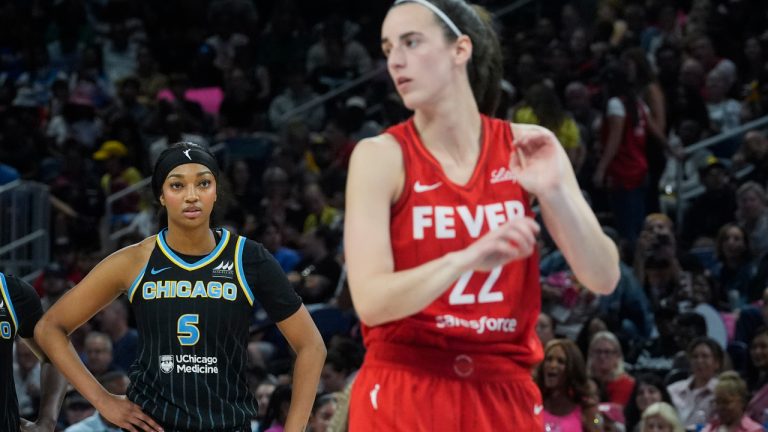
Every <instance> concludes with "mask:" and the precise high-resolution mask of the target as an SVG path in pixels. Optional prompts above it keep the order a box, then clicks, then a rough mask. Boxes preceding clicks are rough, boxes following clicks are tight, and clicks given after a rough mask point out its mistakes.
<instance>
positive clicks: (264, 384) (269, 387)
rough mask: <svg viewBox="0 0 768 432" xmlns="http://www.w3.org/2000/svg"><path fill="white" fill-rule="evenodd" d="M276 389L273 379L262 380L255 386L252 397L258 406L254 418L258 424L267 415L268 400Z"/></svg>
mask: <svg viewBox="0 0 768 432" xmlns="http://www.w3.org/2000/svg"><path fill="white" fill-rule="evenodd" d="M276 387H277V385H276V383H275V379H274V378H271V379H269V378H267V379H264V380H262V381H261V382H260V383H258V384H257V385H256V389H255V390H254V397H255V398H256V403H257V404H258V406H259V411H258V414H257V416H256V420H258V421H260V422H261V421H262V420H264V417H265V416H266V415H267V407H268V406H269V400H270V398H271V397H272V393H273V392H274V391H275V388H276ZM256 430H260V429H256Z"/></svg>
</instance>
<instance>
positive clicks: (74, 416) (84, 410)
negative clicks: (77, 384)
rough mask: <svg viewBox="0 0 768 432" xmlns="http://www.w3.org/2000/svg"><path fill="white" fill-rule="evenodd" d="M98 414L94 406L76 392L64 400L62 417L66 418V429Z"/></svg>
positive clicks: (70, 393) (69, 394)
mask: <svg viewBox="0 0 768 432" xmlns="http://www.w3.org/2000/svg"><path fill="white" fill-rule="evenodd" d="M96 413H97V411H96V409H95V408H94V407H93V405H91V403H90V402H88V400H87V399H85V398H84V397H82V396H80V394H79V393H77V392H75V391H71V392H69V393H68V394H67V397H66V398H65V399H64V405H63V407H62V414H63V415H62V417H64V421H63V423H64V427H65V428H66V427H68V426H71V425H74V424H76V423H78V422H80V421H82V420H85V419H87V418H88V417H90V416H92V415H94V414H96ZM110 432H111V431H110Z"/></svg>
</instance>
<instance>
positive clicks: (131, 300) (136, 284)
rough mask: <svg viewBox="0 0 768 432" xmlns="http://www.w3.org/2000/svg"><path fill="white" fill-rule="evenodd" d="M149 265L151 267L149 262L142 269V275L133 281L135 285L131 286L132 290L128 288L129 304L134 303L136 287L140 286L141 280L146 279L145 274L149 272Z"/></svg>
mask: <svg viewBox="0 0 768 432" xmlns="http://www.w3.org/2000/svg"><path fill="white" fill-rule="evenodd" d="M147 265H149V262H147V264H146V265H144V268H143V269H141V273H139V275H138V276H136V279H134V280H133V283H132V284H131V286H130V288H128V303H133V295H134V294H135V293H136V287H138V286H139V282H140V281H141V278H143V277H144V273H146V272H147Z"/></svg>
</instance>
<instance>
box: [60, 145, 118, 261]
mask: <svg viewBox="0 0 768 432" xmlns="http://www.w3.org/2000/svg"><path fill="white" fill-rule="evenodd" d="M49 185H50V188H51V189H50V190H51V195H52V197H53V198H54V199H53V200H52V204H53V206H52V207H53V210H54V212H53V216H52V217H53V219H54V233H55V236H56V238H67V239H69V241H70V242H71V243H72V246H73V247H78V248H97V247H99V241H100V240H99V234H98V232H97V230H94V229H93V227H94V226H96V225H97V224H98V222H99V219H100V218H101V217H102V216H103V215H104V200H105V194H104V190H103V189H102V187H101V185H100V183H99V178H98V177H97V175H96V173H95V170H94V167H93V162H92V161H91V160H90V158H87V159H86V158H85V157H83V151H82V150H81V149H79V148H78V147H77V146H75V145H66V146H65V151H64V158H63V166H62V169H61V172H60V173H59V175H58V176H57V177H56V178H54V179H53V180H52V181H51V182H50V183H49Z"/></svg>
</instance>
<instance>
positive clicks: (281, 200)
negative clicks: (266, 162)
mask: <svg viewBox="0 0 768 432" xmlns="http://www.w3.org/2000/svg"><path fill="white" fill-rule="evenodd" d="M261 182H262V185H263V187H264V198H262V200H261V203H260V205H259V207H260V212H259V214H260V216H261V218H262V219H267V218H269V219H272V220H274V221H275V222H276V223H277V224H278V225H279V226H281V227H282V228H283V230H284V231H283V234H284V235H285V239H286V241H288V240H289V239H292V238H294V237H296V236H297V234H296V233H298V232H301V231H302V230H303V228H304V220H305V218H306V216H305V213H304V211H303V209H302V207H301V204H299V202H298V200H297V199H296V198H295V197H294V196H293V194H292V193H291V185H290V183H289V177H288V174H287V173H286V172H285V170H284V169H282V168H281V167H278V166H271V167H269V168H267V169H266V170H264V174H262V177H261ZM285 230H288V231H293V232H292V233H291V232H287V233H286V232H285Z"/></svg>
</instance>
